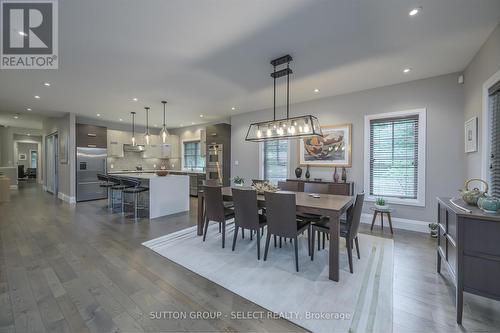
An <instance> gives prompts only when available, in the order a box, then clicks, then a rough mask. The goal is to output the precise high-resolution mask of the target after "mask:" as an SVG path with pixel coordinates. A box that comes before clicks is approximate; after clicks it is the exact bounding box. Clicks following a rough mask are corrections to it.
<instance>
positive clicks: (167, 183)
mask: <svg viewBox="0 0 500 333" xmlns="http://www.w3.org/2000/svg"><path fill="white" fill-rule="evenodd" d="M113 176H117V177H127V178H132V179H137V180H139V181H140V182H141V184H142V186H146V187H149V191H148V192H145V193H144V198H143V200H141V201H142V202H143V203H144V204H146V205H148V207H149V218H150V219H154V218H157V217H161V216H166V215H171V214H175V213H181V212H185V211H188V210H189V176H186V175H167V176H164V177H160V176H158V175H156V174H153V173H123V174H122V173H118V174H113ZM146 196H149V198H147V199H146V198H145V197H146ZM125 200H127V198H126V197H125Z"/></svg>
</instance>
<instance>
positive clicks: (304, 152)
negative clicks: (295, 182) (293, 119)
mask: <svg viewBox="0 0 500 333" xmlns="http://www.w3.org/2000/svg"><path fill="white" fill-rule="evenodd" d="M321 131H322V132H323V138H321V137H310V138H304V139H302V140H300V141H299V152H298V155H299V164H300V165H310V166H319V167H346V168H350V167H351V140H352V137H351V135H352V124H342V125H329V126H321Z"/></svg>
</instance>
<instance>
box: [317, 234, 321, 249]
mask: <svg viewBox="0 0 500 333" xmlns="http://www.w3.org/2000/svg"><path fill="white" fill-rule="evenodd" d="M316 232H317V236H318V251H319V250H321V248H320V246H321V237H320V236H321V235H320V233H319V230H317V231H316Z"/></svg>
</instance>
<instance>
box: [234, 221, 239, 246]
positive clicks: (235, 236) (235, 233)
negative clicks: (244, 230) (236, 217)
mask: <svg viewBox="0 0 500 333" xmlns="http://www.w3.org/2000/svg"><path fill="white" fill-rule="evenodd" d="M238 229H239V227H238V226H235V227H234V237H233V251H234V248H235V247H236V238H238Z"/></svg>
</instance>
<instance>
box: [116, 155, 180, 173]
mask: <svg viewBox="0 0 500 333" xmlns="http://www.w3.org/2000/svg"><path fill="white" fill-rule="evenodd" d="M138 165H142V168H143V169H144V170H152V169H155V166H156V169H160V167H161V166H162V165H165V168H167V169H170V170H180V168H181V166H180V160H178V159H158V158H143V157H142V153H136V152H128V151H127V152H124V156H123V157H108V160H107V169H108V171H112V170H135V168H136V166H138Z"/></svg>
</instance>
